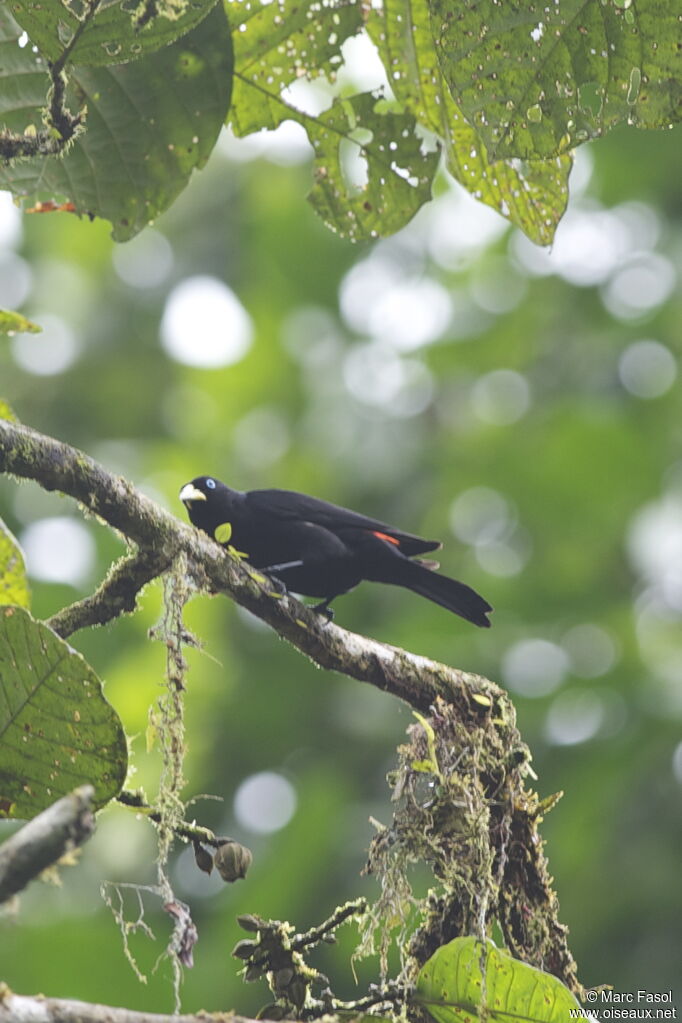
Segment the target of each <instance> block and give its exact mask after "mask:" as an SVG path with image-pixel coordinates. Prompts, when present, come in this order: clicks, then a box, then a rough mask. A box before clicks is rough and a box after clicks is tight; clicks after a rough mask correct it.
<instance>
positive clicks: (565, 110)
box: [430, 0, 682, 160]
mask: <svg viewBox="0 0 682 1023" xmlns="http://www.w3.org/2000/svg"><path fill="white" fill-rule="evenodd" d="M430 7H431V15H432V27H433V35H434V39H435V44H436V49H437V52H438V59H439V62H440V67H441V70H442V72H443V74H444V75H445V78H446V80H447V82H448V85H449V87H450V89H451V91H452V94H453V97H454V99H455V102H456V103H457V104H458V106H459V107H460V108H461V110H462V112H463V114H464V116H465V117H466V119H467V120H468V121H469V122H470V123H471V124H473V126H474V127H475V128H476V130H477V131H478V132H479V133H480V135H481V138H482V139H483V141H484V143H485V146H486V148H487V150H488V156H489V158H490V159H493V160H495V159H501V158H503V157H520V158H522V159H528V160H534V159H538V158H546V157H550V156H556V155H558V154H561V153H565V152H568V151H569V150H570V149H571V148H572V147H574V146H575V145H576V144H578V143H580V142H584V141H586V140H587V139H588V138H594V137H595V136H598V135H602V134H604V132H606V131H608V130H609V129H610V128H613V127H614V126H615V125H616V124H618V123H620V122H622V121H627V122H628V123H630V124H636V125H639V126H640V127H643V128H662V127H667V126H669V125H671V124H672V123H673V122H675V121H678V120H679V119H680V100H681V97H682V88H681V86H680V68H679V53H678V50H677V48H678V43H679V26H678V18H679V2H678V0H635V2H632V0H600V2H599V3H597V2H596V0H556V2H555V3H551V4H546V3H544V2H539V0H529V2H528V3H524V4H508V3H499V0H430Z"/></svg>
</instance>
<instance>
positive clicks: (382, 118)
mask: <svg viewBox="0 0 682 1023" xmlns="http://www.w3.org/2000/svg"><path fill="white" fill-rule="evenodd" d="M229 11H230V22H231V24H232V27H233V29H234V30H235V31H234V47H235V87H234V96H233V103H232V107H231V109H230V114H229V123H230V124H231V125H232V127H233V130H234V131H235V133H236V134H237V135H247V134H248V133H249V132H252V131H257V130H259V129H261V128H269V129H273V128H276V127H277V126H278V125H279V124H281V123H282V121H285V120H294V121H297V122H298V123H299V124H301V125H303V127H304V128H305V130H306V132H307V133H308V138H309V140H310V143H311V145H312V146H313V149H314V151H315V166H314V168H313V180H314V184H313V187H312V189H311V192H310V194H309V196H308V199H309V201H310V202H311V203H312V205H313V206H314V208H315V210H316V211H317V213H318V214H319V215H320V216H321V217H322V219H323V220H324V221H325V223H326V224H327V225H328V226H329V227H331V228H332V230H334V231H337V232H338V233H339V234H341V235H343V236H344V237H348V238H352V239H353V240H354V241H359V240H363V239H369V238H376V237H378V236H379V235H384V234H391V233H392V232H394V231H397V230H399V229H400V228H401V227H403V226H404V225H405V224H406V223H407V222H408V221H409V220H410V219H411V218H412V217H413V216H414V214H415V213H416V212H417V210H418V209H419V208H420V206H422V205H423V204H424V203H425V202H427V201H428V200H429V199H430V198H431V182H432V179H433V176H434V174H435V171H436V167H437V164H438V153H435V152H432V153H425V152H423V151H422V142H421V140H420V138H419V137H418V135H417V134H416V132H415V127H416V121H415V118H414V117H413V116H412V114H410V113H407V112H402V111H399V112H396V111H395V110H393V109H391V108H390V107H389V104H388V103H387V102H386V101H385V100H384V99H383V97H376V96H372V95H370V94H369V93H364V94H362V95H358V96H350V97H345V98H337V99H336V100H335V101H334V103H333V104H332V106H331V107H330V109H329V110H326V111H325V112H324V113H321V114H319V115H318V116H316V117H315V116H312V115H310V114H306V113H303V111H301V110H298V109H297V108H296V107H294V106H293V105H292V104H291V103H289V102H288V101H287V100H285V99H283V97H282V92H283V90H284V89H285V88H286V87H287V86H288V85H290V84H291V83H292V82H293V81H295V80H296V79H298V78H300V77H302V76H303V75H305V76H306V77H308V78H312V77H314V76H315V75H320V74H326V75H327V76H328V77H333V75H334V72H335V70H336V68H337V67H338V65H339V64H340V63H341V59H342V56H341V44H342V43H343V42H344V40H345V39H347V38H349V37H350V36H352V35H354V34H355V33H356V32H358V31H359V29H361V28H362V26H363V24H364V20H363V13H362V8H361V6H360V5H359V4H357V3H356V2H355V0H336V2H333V3H330V4H328V5H322V6H321V5H320V4H318V3H316V2H311V0H308V2H307V3H301V4H297V5H296V6H294V7H291V5H287V4H286V3H284V2H283V0H275V2H274V3H272V4H269V5H261V4H257V3H254V2H252V0H246V2H245V3H243V4H239V5H234V4H230V6H229ZM353 156H358V157H359V159H360V166H361V169H362V170H364V171H366V179H367V180H366V183H364V182H362V183H361V184H359V185H357V184H354V183H353V182H352V181H351V180H350V179H349V176H348V174H347V173H346V167H347V162H348V160H349V158H351V159H352V157H353Z"/></svg>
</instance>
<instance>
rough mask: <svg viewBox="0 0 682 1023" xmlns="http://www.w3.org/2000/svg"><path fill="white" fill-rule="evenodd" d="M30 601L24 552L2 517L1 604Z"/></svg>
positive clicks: (26, 603)
mask: <svg viewBox="0 0 682 1023" xmlns="http://www.w3.org/2000/svg"><path fill="white" fill-rule="evenodd" d="M0 405H2V402H0ZM1 414H2V409H1V408H0V415H1ZM3 418H5V417H3ZM30 603H31V594H30V590H29V588H28V580H27V578H26V566H25V564H24V553H23V551H22V549H21V547H20V546H19V544H18V543H17V541H16V539H15V538H14V536H13V535H12V533H10V531H9V529H8V528H7V526H6V525H5V523H4V522H3V521H2V519H0V605H2V604H17V605H19V606H20V607H29V605H30Z"/></svg>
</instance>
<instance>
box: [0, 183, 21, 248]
mask: <svg viewBox="0 0 682 1023" xmlns="http://www.w3.org/2000/svg"><path fill="white" fill-rule="evenodd" d="M21 235H22V224H21V211H20V210H19V209H18V208H17V207H16V206H15V205H14V200H13V199H12V194H11V192H0V246H1V247H2V248H7V249H9V248H13V247H14V246H15V245H18V244H19V242H20V241H21Z"/></svg>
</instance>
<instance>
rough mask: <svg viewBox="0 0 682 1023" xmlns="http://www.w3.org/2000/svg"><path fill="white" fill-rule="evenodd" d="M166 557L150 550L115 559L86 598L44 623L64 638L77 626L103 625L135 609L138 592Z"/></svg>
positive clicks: (164, 565) (161, 568)
mask: <svg viewBox="0 0 682 1023" xmlns="http://www.w3.org/2000/svg"><path fill="white" fill-rule="evenodd" d="M169 563H170V562H169V561H168V558H166V557H164V556H163V555H160V554H158V553H153V552H152V551H149V550H142V551H136V552H134V553H132V554H128V555H126V556H125V557H123V558H121V559H120V561H117V562H116V564H115V565H114V566H113V567H112V568H111V570H110V571H109V574H108V575H107V577H106V579H105V580H104V582H103V583H102V584H101V586H100V587H99V588H98V589H97V590H96V592H95V593H93V594H92V596H91V597H86V598H85V600H79V601H76V603H75V604H71V605H70V606H69V607H65V608H62V610H61V611H58V612H57V613H56V614H54V615H52V617H51V618H48V620H47V624H48V625H49V626H50V628H51V629H53V630H54V631H55V632H56V633H57V635H58V636H61V637H62V639H66V638H67V637H68V636H70V635H71V634H72V633H74V632H78V630H79V629H85V628H89V627H91V626H93V625H106V623H107V622H110V621H112V619H114V618H119V617H120V616H121V615H123V614H129V613H131V612H132V611H134V610H135V607H136V603H137V595H138V593H139V592H140V590H142V589H144V587H145V586H146V585H147V583H149V582H151V581H152V579H156V578H157V577H158V576H159V575H161V573H162V572H163V571H165V569H167V568H168V565H169Z"/></svg>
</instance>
